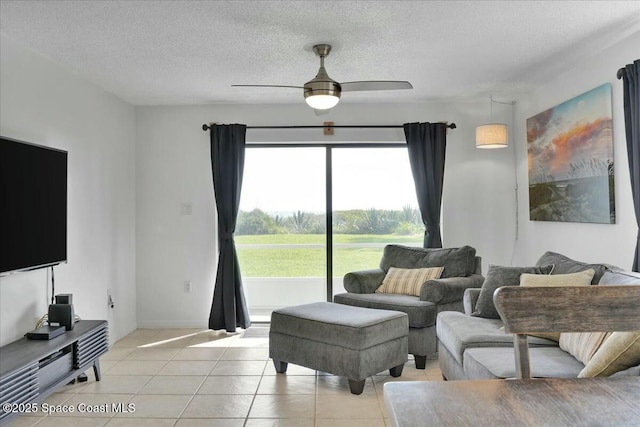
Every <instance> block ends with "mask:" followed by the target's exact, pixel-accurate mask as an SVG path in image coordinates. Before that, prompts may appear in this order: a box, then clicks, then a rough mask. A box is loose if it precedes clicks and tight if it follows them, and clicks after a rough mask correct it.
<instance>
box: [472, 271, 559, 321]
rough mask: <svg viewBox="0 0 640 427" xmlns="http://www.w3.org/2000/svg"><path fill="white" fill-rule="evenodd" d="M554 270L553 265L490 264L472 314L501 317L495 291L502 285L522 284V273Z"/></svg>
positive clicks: (493, 317)
mask: <svg viewBox="0 0 640 427" xmlns="http://www.w3.org/2000/svg"><path fill="white" fill-rule="evenodd" d="M551 270H553V265H544V266H540V267H503V266H500V265H493V264H491V265H489V271H487V277H486V278H485V279H484V283H483V284H482V288H481V289H480V295H479V296H478V302H477V303H476V309H475V311H474V312H473V313H471V315H472V316H475V317H484V318H487V319H499V318H500V315H499V314H498V311H497V310H496V306H495V305H494V304H493V293H494V292H495V290H496V289H498V288H499V287H501V286H520V275H521V274H523V273H529V274H549V273H551Z"/></svg>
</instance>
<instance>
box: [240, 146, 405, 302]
mask: <svg viewBox="0 0 640 427" xmlns="http://www.w3.org/2000/svg"><path fill="white" fill-rule="evenodd" d="M245 147H246V148H247V149H250V148H311V147H315V148H317V147H324V148H325V180H326V183H325V197H326V240H325V242H326V292H327V302H331V301H333V188H332V185H333V176H332V170H333V163H332V150H333V149H334V148H337V149H339V148H403V147H404V148H406V147H407V144H406V142H361V143H360V142H345V143H339V142H334V143H323V142H308V143H268V142H267V143H247V144H246V145H245Z"/></svg>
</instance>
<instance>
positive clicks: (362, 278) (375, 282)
mask: <svg viewBox="0 0 640 427" xmlns="http://www.w3.org/2000/svg"><path fill="white" fill-rule="evenodd" d="M385 275H386V273H385V272H384V270H381V269H379V268H377V269H375V270H361V271H353V272H351V273H347V274H345V276H344V278H343V279H342V283H343V285H344V288H345V289H346V290H347V292H353V293H356V294H372V293H374V292H375V291H376V289H378V287H379V286H380V285H381V284H382V281H383V280H384V276H385Z"/></svg>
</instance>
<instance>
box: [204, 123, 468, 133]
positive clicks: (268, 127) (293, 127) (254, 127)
mask: <svg viewBox="0 0 640 427" xmlns="http://www.w3.org/2000/svg"><path fill="white" fill-rule="evenodd" d="M214 124H215V123H209V124H206V123H205V124H203V125H202V130H203V131H205V132H206V131H207V130H209V129H211V125H214ZM402 127H403V126H402V125H302V126H297V125H290V126H247V129H323V128H334V129H335V128H350V129H364V128H367V129H369V128H373V129H396V128H402ZM447 127H448V128H449V129H455V128H456V124H455V123H450V124H448V125H447Z"/></svg>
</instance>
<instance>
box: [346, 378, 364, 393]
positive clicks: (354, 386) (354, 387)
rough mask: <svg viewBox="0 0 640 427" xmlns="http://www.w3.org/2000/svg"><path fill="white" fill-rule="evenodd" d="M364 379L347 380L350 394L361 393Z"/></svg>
mask: <svg viewBox="0 0 640 427" xmlns="http://www.w3.org/2000/svg"><path fill="white" fill-rule="evenodd" d="M364 382H365V380H349V389H350V390H351V394H362V391H363V390H364Z"/></svg>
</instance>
